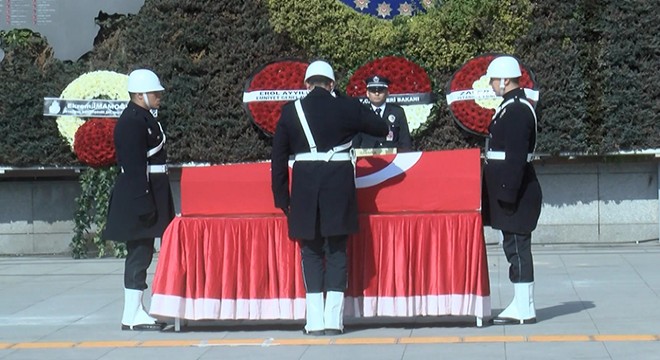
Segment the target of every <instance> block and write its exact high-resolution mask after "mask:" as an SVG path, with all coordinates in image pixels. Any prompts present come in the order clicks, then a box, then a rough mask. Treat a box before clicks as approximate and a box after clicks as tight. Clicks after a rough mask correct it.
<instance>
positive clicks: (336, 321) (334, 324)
mask: <svg viewBox="0 0 660 360" xmlns="http://www.w3.org/2000/svg"><path fill="white" fill-rule="evenodd" d="M323 321H324V322H325V334H326V335H339V334H341V333H343V332H344V293H343V292H341V291H328V293H327V295H326V298H325V312H324V314H323Z"/></svg>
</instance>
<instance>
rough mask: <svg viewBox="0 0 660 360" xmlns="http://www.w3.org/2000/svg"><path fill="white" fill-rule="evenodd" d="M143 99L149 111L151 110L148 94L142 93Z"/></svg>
mask: <svg viewBox="0 0 660 360" xmlns="http://www.w3.org/2000/svg"><path fill="white" fill-rule="evenodd" d="M142 97H143V98H144V103H145V104H146V105H147V107H148V108H149V109H151V104H149V97H148V96H147V93H142Z"/></svg>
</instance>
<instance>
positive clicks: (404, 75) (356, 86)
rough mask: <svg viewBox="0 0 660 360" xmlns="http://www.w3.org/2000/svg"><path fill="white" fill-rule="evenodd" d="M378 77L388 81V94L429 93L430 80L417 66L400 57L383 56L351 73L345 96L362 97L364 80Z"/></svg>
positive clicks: (363, 94)
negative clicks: (374, 76)
mask: <svg viewBox="0 0 660 360" xmlns="http://www.w3.org/2000/svg"><path fill="white" fill-rule="evenodd" d="M373 75H379V76H383V77H386V78H387V79H389V80H390V87H389V92H390V94H405V93H430V92H431V80H430V79H429V76H428V74H427V73H426V71H425V70H424V69H423V68H422V67H421V66H419V65H417V64H415V63H414V62H412V61H409V60H408V59H406V58H404V57H400V56H385V57H382V58H379V59H376V60H373V61H371V62H369V63H367V64H366V65H363V66H362V67H360V68H359V69H357V70H356V71H355V73H353V75H352V76H351V78H350V80H349V81H348V85H347V86H346V94H347V95H348V96H354V97H361V96H362V97H363V96H365V93H366V91H367V85H366V84H365V82H364V81H365V79H367V78H368V77H370V76H373Z"/></svg>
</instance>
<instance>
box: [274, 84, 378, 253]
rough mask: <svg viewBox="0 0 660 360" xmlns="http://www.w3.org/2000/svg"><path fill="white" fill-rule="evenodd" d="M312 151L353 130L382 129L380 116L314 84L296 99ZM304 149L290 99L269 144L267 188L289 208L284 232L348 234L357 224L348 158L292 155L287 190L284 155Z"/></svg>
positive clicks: (307, 236)
mask: <svg viewBox="0 0 660 360" xmlns="http://www.w3.org/2000/svg"><path fill="white" fill-rule="evenodd" d="M301 104H302V108H303V111H304V113H305V117H306V118H307V122H308V123H309V127H310V130H311V133H312V135H313V137H314V141H315V142H316V146H317V150H318V152H327V151H328V150H330V149H332V148H333V147H336V146H339V145H342V144H345V143H347V142H349V141H351V139H352V138H353V137H354V136H355V135H356V134H357V133H358V132H365V133H369V134H373V135H377V136H378V135H385V134H387V124H386V123H385V122H386V120H383V119H379V118H378V116H377V115H376V114H375V113H374V112H373V111H370V110H369V109H368V108H367V107H365V106H364V105H362V104H361V103H360V102H359V101H358V100H355V99H351V98H346V97H337V98H335V97H333V96H332V95H331V94H330V93H329V92H328V91H326V90H325V89H323V88H319V87H316V88H314V89H313V90H312V91H311V92H310V93H309V94H308V95H307V96H306V97H305V98H304V99H302V101H301ZM309 151H310V148H309V144H308V142H307V138H306V137H305V134H304V131H303V128H302V125H301V124H300V121H299V120H298V115H297V113H296V109H295V106H294V103H293V102H290V103H288V104H286V105H284V106H283V107H282V115H281V117H280V119H279V122H278V124H277V128H276V130H275V136H274V138H273V149H272V164H271V175H272V190H273V195H274V199H275V206H276V207H278V208H281V209H286V208H290V212H289V215H288V223H289V236H290V237H291V238H295V239H305V240H311V239H314V238H316V235H317V233H316V226H317V221H320V235H321V236H334V235H345V234H351V233H354V232H356V231H357V230H358V211H357V201H356V190H355V177H354V168H353V164H352V163H351V162H350V161H328V162H325V161H296V162H295V163H294V165H293V170H292V179H291V193H289V169H288V161H289V156H290V155H293V154H299V153H307V152H309Z"/></svg>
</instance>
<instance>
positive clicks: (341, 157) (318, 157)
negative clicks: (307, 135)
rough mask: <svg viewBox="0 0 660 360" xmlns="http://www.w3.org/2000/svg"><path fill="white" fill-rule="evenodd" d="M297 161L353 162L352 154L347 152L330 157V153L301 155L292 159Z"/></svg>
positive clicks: (296, 155)
mask: <svg viewBox="0 0 660 360" xmlns="http://www.w3.org/2000/svg"><path fill="white" fill-rule="evenodd" d="M291 160H295V161H351V160H353V158H352V156H351V154H349V153H347V152H341V153H333V154H331V155H330V156H328V153H319V152H317V153H311V152H308V153H300V154H295V155H294V156H292V157H291Z"/></svg>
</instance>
